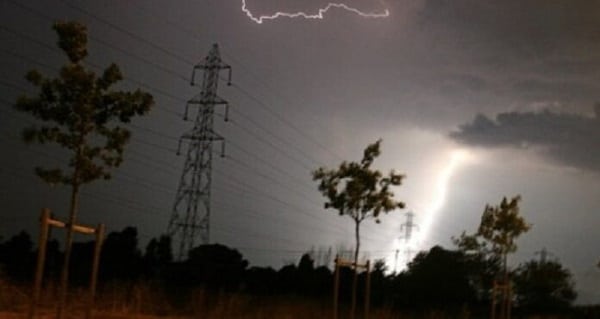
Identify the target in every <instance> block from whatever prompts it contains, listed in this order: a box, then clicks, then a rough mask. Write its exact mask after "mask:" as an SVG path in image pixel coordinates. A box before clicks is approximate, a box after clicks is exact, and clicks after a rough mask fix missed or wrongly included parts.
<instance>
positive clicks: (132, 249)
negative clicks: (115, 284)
mask: <svg viewBox="0 0 600 319" xmlns="http://www.w3.org/2000/svg"><path fill="white" fill-rule="evenodd" d="M142 262H143V259H142V253H141V251H140V250H139V248H138V232H137V229H136V228H135V227H133V226H127V227H125V228H123V230H122V231H119V232H111V233H109V234H108V235H107V236H106V239H105V240H104V244H103V245H102V255H101V260H100V278H102V279H104V280H119V281H134V280H135V279H137V278H138V277H139V276H140V275H141V273H140V268H141V265H142Z"/></svg>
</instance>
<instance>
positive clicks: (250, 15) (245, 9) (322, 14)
mask: <svg viewBox="0 0 600 319" xmlns="http://www.w3.org/2000/svg"><path fill="white" fill-rule="evenodd" d="M332 8H335V9H342V10H346V11H349V12H352V13H355V14H357V15H359V16H361V17H363V18H387V17H389V16H390V12H389V10H388V9H385V10H384V11H383V12H379V13H376V12H363V11H360V10H358V9H356V8H353V7H350V6H348V5H346V4H344V3H333V2H330V3H328V4H327V6H325V7H323V8H320V9H319V10H318V13H315V14H309V13H306V12H303V11H299V12H293V13H290V12H281V11H278V12H275V13H274V14H272V15H261V16H258V17H257V16H255V15H254V14H253V13H252V12H251V11H250V10H249V9H248V7H247V6H246V0H242V11H243V12H244V13H246V15H247V16H248V18H250V19H251V20H252V21H254V22H256V23H258V24H262V23H263V22H264V21H265V20H275V19H277V18H282V17H284V18H292V19H293V18H303V19H311V20H312V19H319V20H322V19H323V18H324V17H325V13H327V11H329V10H330V9H332Z"/></svg>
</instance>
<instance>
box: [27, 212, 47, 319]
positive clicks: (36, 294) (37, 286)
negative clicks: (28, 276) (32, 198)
mask: <svg viewBox="0 0 600 319" xmlns="http://www.w3.org/2000/svg"><path fill="white" fill-rule="evenodd" d="M49 219H50V210H49V209H48V208H43V209H42V213H41V216H40V238H39V240H38V253H37V263H36V266H35V278H34V280H33V294H32V297H31V304H30V305H29V314H28V316H27V318H29V319H33V318H34V317H35V315H36V314H37V307H38V304H39V302H40V293H41V289H42V280H43V277H44V264H45V263H46V246H47V245H46V244H47V242H48V228H49V227H48V220H49Z"/></svg>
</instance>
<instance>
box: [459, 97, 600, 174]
mask: <svg viewBox="0 0 600 319" xmlns="http://www.w3.org/2000/svg"><path fill="white" fill-rule="evenodd" d="M450 137H452V138H453V139H455V140H456V141H458V142H461V143H463V144H467V145H473V146H483V147H518V148H523V147H527V148H529V147H531V148H533V149H534V150H538V151H540V152H541V153H542V154H543V155H545V156H547V157H548V158H549V159H551V160H553V161H555V162H558V163H561V164H563V165H567V166H570V167H576V168H580V169H586V170H591V171H595V172H598V173H600V104H597V105H596V106H595V108H594V115H592V116H584V115H577V114H569V113H555V112H551V111H548V110H545V111H542V112H524V113H520V112H507V113H500V114H498V115H497V116H496V118H495V119H490V118H488V117H486V116H484V115H477V116H476V117H475V119H474V120H473V121H472V122H471V123H468V124H465V125H462V126H460V128H459V129H458V131H455V132H452V133H450Z"/></svg>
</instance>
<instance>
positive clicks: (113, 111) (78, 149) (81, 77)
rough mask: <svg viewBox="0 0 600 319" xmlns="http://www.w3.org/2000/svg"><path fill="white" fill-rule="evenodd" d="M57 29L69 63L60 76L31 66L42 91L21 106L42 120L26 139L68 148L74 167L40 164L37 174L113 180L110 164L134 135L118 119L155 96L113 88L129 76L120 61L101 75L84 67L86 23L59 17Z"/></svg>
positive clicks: (60, 180)
mask: <svg viewBox="0 0 600 319" xmlns="http://www.w3.org/2000/svg"><path fill="white" fill-rule="evenodd" d="M54 30H55V31H56V32H57V34H58V37H59V40H58V45H59V47H60V48H61V49H62V50H63V51H64V52H65V54H66V55H67V56H68V58H69V63H67V64H65V65H64V66H63V67H62V68H61V69H60V72H59V75H58V77H56V78H48V77H45V76H43V75H42V74H41V73H39V72H38V71H36V70H32V71H29V72H28V73H27V75H26V79H27V80H28V81H29V82H30V83H31V84H33V85H34V86H36V87H38V88H39V93H38V94H37V96H34V97H27V96H21V97H19V99H18V100H17V103H16V105H15V106H16V108H17V109H18V110H20V111H23V112H26V113H29V114H31V115H32V116H33V117H35V118H36V119H38V120H40V121H41V123H42V124H41V125H35V126H32V127H29V128H27V129H25V130H24V131H23V137H24V139H25V141H26V142H38V143H42V144H45V143H55V144H58V145H59V146H61V147H63V148H65V149H68V150H69V151H70V153H71V157H70V161H69V163H68V166H69V167H70V170H68V171H67V170H65V169H64V168H62V167H57V168H43V167H37V168H36V173H37V175H38V176H40V177H41V178H42V179H43V180H44V181H46V182H48V183H51V184H68V185H74V184H85V183H89V182H91V181H93V180H96V179H99V178H105V179H108V178H110V172H109V168H111V167H117V166H119V165H120V164H121V162H122V160H123V149H124V146H125V144H126V143H127V141H128V140H129V138H130V135H131V134H130V132H129V130H127V129H126V128H124V127H122V126H119V125H113V122H123V123H127V122H129V121H130V120H131V118H132V117H134V116H136V115H142V114H145V113H147V112H148V111H149V110H150V107H151V105H152V104H153V98H152V96H151V95H150V94H148V93H145V92H142V91H141V90H136V91H133V92H128V91H120V90H114V89H112V88H111V87H112V86H113V85H114V84H116V83H117V82H119V81H120V80H122V79H123V75H122V74H121V71H120V70H119V67H118V66H117V65H116V64H111V65H110V66H109V67H108V68H106V69H105V70H104V72H103V73H102V75H101V76H100V77H98V76H96V74H95V73H94V72H93V71H90V70H88V69H87V68H86V67H85V66H84V63H83V60H84V58H85V57H86V56H87V33H86V28H85V26H84V25H82V24H79V23H76V22H58V23H56V24H54Z"/></svg>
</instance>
